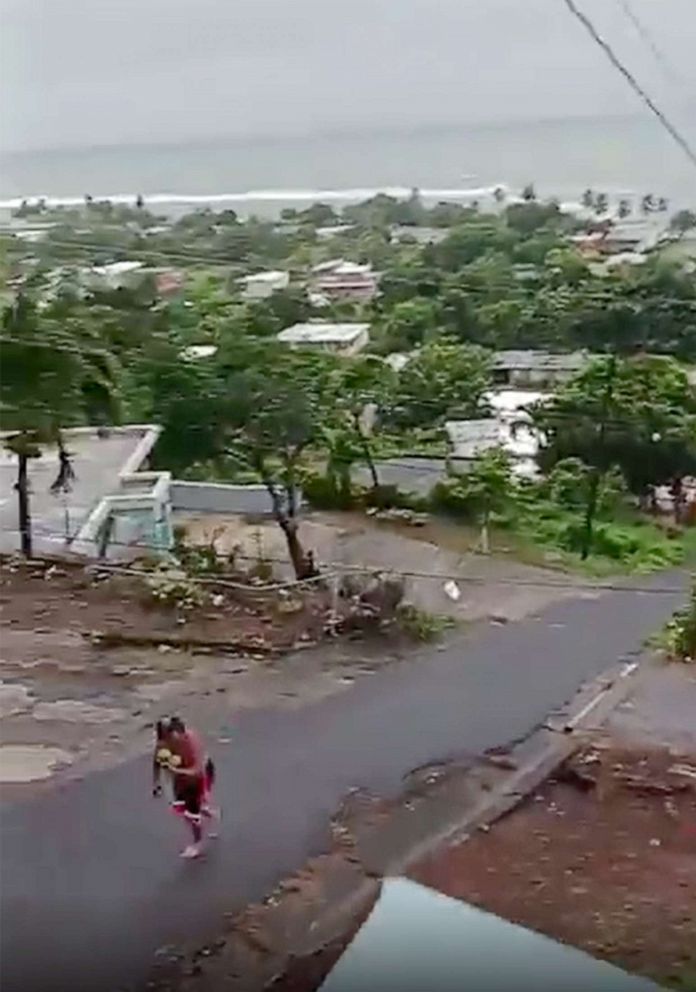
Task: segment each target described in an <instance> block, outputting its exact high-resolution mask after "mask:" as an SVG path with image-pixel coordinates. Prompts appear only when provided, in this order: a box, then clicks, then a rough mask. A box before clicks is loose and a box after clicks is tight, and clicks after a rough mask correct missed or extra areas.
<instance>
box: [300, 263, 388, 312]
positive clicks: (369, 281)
mask: <svg viewBox="0 0 696 992" xmlns="http://www.w3.org/2000/svg"><path fill="white" fill-rule="evenodd" d="M311 288H312V290H313V292H315V293H319V294H320V295H321V296H324V297H326V298H328V299H329V300H355V301H358V302H360V301H368V300H372V299H373V298H374V297H375V296H376V295H377V292H378V290H379V274H378V273H377V272H375V271H374V270H373V268H372V266H371V265H359V264H358V263H357V262H347V261H346V260H345V259H343V258H336V259H332V260H331V261H328V262H322V263H320V264H319V265H315V266H314V268H313V269H312V284H311Z"/></svg>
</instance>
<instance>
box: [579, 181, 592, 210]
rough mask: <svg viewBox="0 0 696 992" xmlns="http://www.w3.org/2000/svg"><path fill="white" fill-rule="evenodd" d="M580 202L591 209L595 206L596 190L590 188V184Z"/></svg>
mask: <svg viewBox="0 0 696 992" xmlns="http://www.w3.org/2000/svg"><path fill="white" fill-rule="evenodd" d="M580 202H581V203H582V205H583V207H585V208H586V209H587V210H591V209H592V208H593V207H594V202H595V195H594V190H593V189H590V187H589V186H588V187H587V189H586V190H585V192H584V193H583V194H582V197H581V199H580Z"/></svg>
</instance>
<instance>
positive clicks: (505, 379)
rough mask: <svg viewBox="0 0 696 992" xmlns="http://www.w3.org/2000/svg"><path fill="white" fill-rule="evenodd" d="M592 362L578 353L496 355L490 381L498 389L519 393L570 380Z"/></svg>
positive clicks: (512, 353)
mask: <svg viewBox="0 0 696 992" xmlns="http://www.w3.org/2000/svg"><path fill="white" fill-rule="evenodd" d="M591 359H592V356H591V355H589V354H588V353H586V352H581V351H574V352H569V353H567V354H562V355H557V354H556V355H554V354H551V353H550V352H548V351H531V350H529V351H524V350H520V351H518V350H511V351H499V352H497V353H496V356H495V359H494V362H493V378H494V381H495V382H496V383H497V384H498V385H501V386H513V387H516V388H518V389H519V388H521V389H524V388H535V387H538V386H549V385H557V384H559V383H562V382H566V381H567V380H568V379H572V377H573V376H574V375H577V374H578V372H581V371H582V370H583V369H584V368H585V366H586V365H587V364H588V362H590V361H591Z"/></svg>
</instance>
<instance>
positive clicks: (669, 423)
mask: <svg viewBox="0 0 696 992" xmlns="http://www.w3.org/2000/svg"><path fill="white" fill-rule="evenodd" d="M533 418H534V422H535V424H536V426H537V427H538V428H539V429H540V430H541V431H542V432H543V434H544V435H545V437H546V443H545V445H544V448H543V450H542V452H541V454H540V463H541V465H542V468H544V469H546V470H549V469H551V468H552V467H553V466H554V465H555V464H556V462H558V461H561V460H563V459H567V458H579V459H581V461H582V462H584V463H585V464H586V465H590V466H594V467H595V468H597V469H598V470H600V471H606V470H607V469H608V468H609V467H610V466H612V465H616V466H618V467H619V468H620V469H621V471H622V473H623V475H624V477H625V479H626V481H627V483H628V486H629V488H630V490H631V491H632V492H634V493H636V494H643V493H645V492H646V490H647V489H648V488H649V487H651V486H655V485H659V484H662V483H667V482H671V481H672V480H674V479H675V478H681V477H683V476H685V475H687V474H691V473H693V472H694V471H696V399H695V398H694V394H693V392H692V390H691V388H690V386H689V383H688V381H687V378H686V374H685V372H684V371H683V369H681V368H680V367H679V365H678V364H677V363H676V362H674V361H673V360H671V359H666V358H655V357H650V356H639V357H636V358H633V359H630V360H618V361H617V362H616V363H615V365H614V364H613V360H611V359H598V360H597V361H595V362H593V363H592V364H591V365H590V366H589V367H588V368H587V369H586V370H585V371H583V372H582V373H580V375H578V376H576V377H575V378H574V379H573V380H571V381H570V382H569V383H567V384H566V386H565V387H563V388H562V389H560V390H559V391H558V392H557V393H556V394H555V396H554V397H553V399H552V400H551V401H550V402H549V403H545V404H543V405H542V406H539V407H538V408H537V409H536V410H535V411H534V414H533ZM601 423H604V425H605V426H604V430H603V432H602V431H600V430H599V425H600V424H601Z"/></svg>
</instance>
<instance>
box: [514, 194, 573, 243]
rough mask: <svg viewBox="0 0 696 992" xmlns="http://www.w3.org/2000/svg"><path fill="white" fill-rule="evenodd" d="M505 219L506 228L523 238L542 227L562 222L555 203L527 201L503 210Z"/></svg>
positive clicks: (561, 216)
mask: <svg viewBox="0 0 696 992" xmlns="http://www.w3.org/2000/svg"><path fill="white" fill-rule="evenodd" d="M505 219H506V221H507V223H508V226H509V227H511V228H513V229H514V230H515V231H518V232H519V233H520V234H522V235H524V236H529V235H530V234H533V233H534V232H535V231H538V230H539V229H540V228H542V227H549V226H553V225H556V224H558V223H559V222H560V221H562V220H563V214H562V213H561V209H560V207H559V205H558V204H557V203H537V201H536V200H529V201H528V202H525V203H512V204H510V206H509V207H506V208H505Z"/></svg>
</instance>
